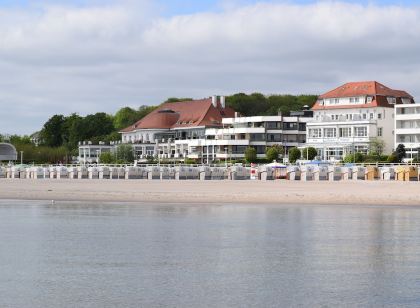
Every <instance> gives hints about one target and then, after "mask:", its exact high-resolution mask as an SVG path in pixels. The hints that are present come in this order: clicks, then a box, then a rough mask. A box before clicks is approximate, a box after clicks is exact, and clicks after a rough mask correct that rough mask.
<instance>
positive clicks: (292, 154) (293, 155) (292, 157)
mask: <svg viewBox="0 0 420 308" xmlns="http://www.w3.org/2000/svg"><path fill="white" fill-rule="evenodd" d="M301 155H302V153H301V152H300V150H299V149H298V148H291V149H290V150H289V162H290V163H292V164H293V163H295V162H296V161H297V160H298V159H299V158H300V157H301Z"/></svg>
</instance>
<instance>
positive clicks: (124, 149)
mask: <svg viewBox="0 0 420 308" xmlns="http://www.w3.org/2000/svg"><path fill="white" fill-rule="evenodd" d="M115 156H116V160H117V161H123V162H124V163H132V162H133V161H134V151H133V147H132V146H131V145H129V144H120V145H119V146H118V147H117V151H116V154H115Z"/></svg>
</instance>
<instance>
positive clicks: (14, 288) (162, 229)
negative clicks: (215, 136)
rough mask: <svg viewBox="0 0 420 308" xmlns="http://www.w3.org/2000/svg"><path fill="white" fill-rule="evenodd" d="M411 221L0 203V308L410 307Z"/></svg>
mask: <svg viewBox="0 0 420 308" xmlns="http://www.w3.org/2000/svg"><path fill="white" fill-rule="evenodd" d="M419 222H420V209H418V208H414V207H357V206H355V207H344V206H261V205H255V206H251V205H225V206H222V205H220V206H217V205H196V206H184V205H180V204H178V205H145V204H140V205H134V204H102V205H98V204H90V205H89V204H77V203H76V204H70V203H65V204H55V205H51V204H44V203H42V202H20V203H17V202H13V203H11V202H1V203H0V243H1V250H0V272H1V275H0V294H2V296H1V297H0V306H1V307H4V306H6V307H23V306H25V307H26V306H31V307H46V306H60V307H61V306H84V307H89V306H94V307H97V306H102V307H115V306H132V307H139V306H177V307H197V306H207V307H209V306H210V307H221V306H272V307H274V306H276V307H278V306H381V307H382V306H413V307H414V306H419V305H420V295H419V294H420V292H418V290H419V289H420V280H419V279H418V278H419V277H420V257H419V256H420V248H419V246H418V245H417V243H419V242H420V223H419ZM4 294H6V296H4Z"/></svg>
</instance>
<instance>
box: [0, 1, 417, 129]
mask: <svg viewBox="0 0 420 308" xmlns="http://www.w3.org/2000/svg"><path fill="white" fill-rule="evenodd" d="M158 12H159V10H158V8H156V7H154V6H153V5H152V4H151V2H147V1H143V2H141V3H140V4H139V2H138V1H129V2H127V1H124V2H117V3H114V4H112V3H111V4H110V3H108V4H107V5H103V6H99V5H97V6H90V7H89V6H88V7H65V6H49V5H44V6H41V7H37V8H33V9H30V10H26V11H22V10H20V11H19V10H16V9H0V72H1V73H0V93H1V94H0V110H2V111H1V113H0V116H1V118H0V133H1V132H3V133H5V132H10V133H13V132H18V133H30V132H32V131H34V130H36V129H38V128H40V127H41V125H42V123H43V122H45V120H47V119H48V117H49V116H51V115H52V114H55V113H64V114H68V113H71V112H79V113H82V114H85V113H89V112H96V111H108V112H114V111H115V110H117V109H118V108H120V107H122V106H124V105H132V106H138V105H141V104H156V103H159V102H161V101H162V100H164V99H165V98H166V97H169V96H193V97H204V96H208V95H211V94H214V93H223V94H229V93H235V92H238V91H245V92H252V91H260V92H263V93H267V94H269V93H319V92H323V91H326V90H328V89H330V88H331V87H334V86H337V85H338V84H340V83H342V82H346V81H352V80H353V81H354V80H378V81H382V82H384V83H385V84H387V85H389V86H391V87H395V88H402V89H404V90H407V91H408V92H410V93H411V94H413V95H415V96H419V95H420V78H419V77H420V73H419V72H420V60H419V58H418V55H419V54H420V8H418V7H400V6H373V5H369V6H363V5H358V4H348V3H342V2H320V3H317V4H313V5H293V4H268V3H260V4H257V5H252V6H244V7H240V6H239V7H238V6H227V8H226V9H225V10H223V11H222V12H219V13H206V12H204V13H197V14H191V15H184V16H174V17H171V18H161V17H159V15H158ZM419 100H420V98H419ZM9 112H10V113H11V114H12V115H13V116H9V115H8V114H9ZM19 118H20V119H23V121H22V122H21V123H22V124H20V125H16V119H19Z"/></svg>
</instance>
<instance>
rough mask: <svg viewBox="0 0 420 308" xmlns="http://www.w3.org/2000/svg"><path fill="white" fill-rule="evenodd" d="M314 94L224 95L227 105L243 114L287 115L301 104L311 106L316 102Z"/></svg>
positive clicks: (300, 108) (301, 106)
mask: <svg viewBox="0 0 420 308" xmlns="http://www.w3.org/2000/svg"><path fill="white" fill-rule="evenodd" d="M316 100H317V96H316V95H297V96H295V95H270V96H264V95H263V94H261V93H252V94H250V95H247V94H244V93H238V94H234V95H232V96H227V97H226V104H227V106H229V107H231V108H233V109H235V111H237V112H239V113H241V114H243V115H244V116H259V115H277V114H278V113H279V112H281V113H282V114H283V115H289V114H290V111H295V110H302V108H303V106H305V105H308V106H309V107H312V106H313V104H314V103H315V102H316Z"/></svg>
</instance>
